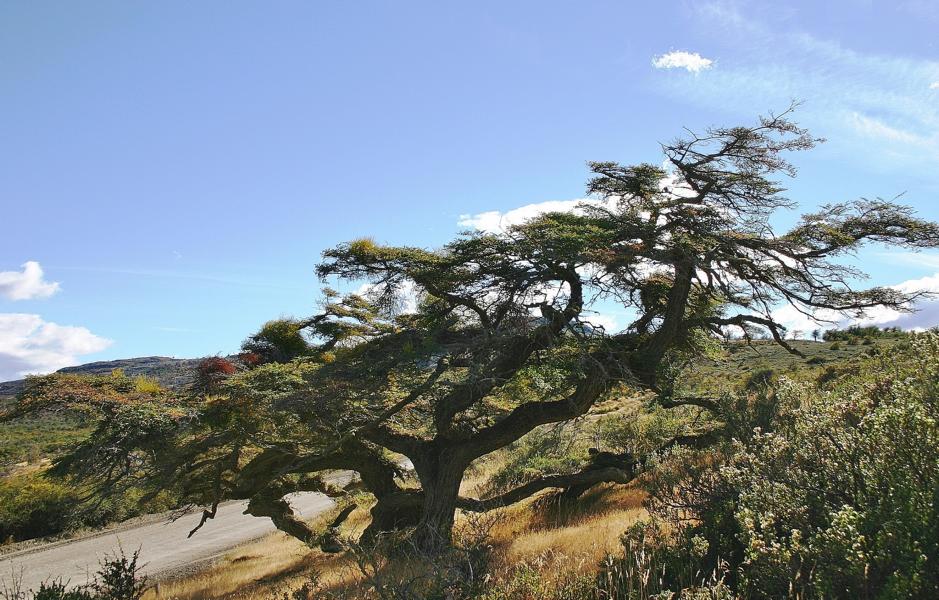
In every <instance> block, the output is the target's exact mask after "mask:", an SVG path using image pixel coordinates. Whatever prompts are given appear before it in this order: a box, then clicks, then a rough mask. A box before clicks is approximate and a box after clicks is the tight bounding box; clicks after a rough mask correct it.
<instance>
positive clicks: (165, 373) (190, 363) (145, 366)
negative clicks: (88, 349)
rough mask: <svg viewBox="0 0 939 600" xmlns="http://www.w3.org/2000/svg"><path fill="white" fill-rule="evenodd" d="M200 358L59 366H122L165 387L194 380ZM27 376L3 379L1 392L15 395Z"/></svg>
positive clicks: (88, 369) (91, 371)
mask: <svg viewBox="0 0 939 600" xmlns="http://www.w3.org/2000/svg"><path fill="white" fill-rule="evenodd" d="M200 360H201V359H199V358H170V357H168V356H141V357H139V358H123V359H119V360H105V361H99V362H92V363H87V364H84V365H78V366H75V367H65V368H64V369H59V370H58V372H59V373H80V374H84V375H106V374H108V373H110V372H112V371H113V370H114V369H122V370H123V371H124V374H125V375H127V376H129V377H138V376H146V377H152V378H154V379H156V380H157V381H158V382H160V385H162V386H163V387H168V388H173V389H178V388H182V387H185V386H186V385H188V384H189V383H191V382H192V378H193V374H194V372H195V368H196V365H197V364H199V361H200ZM24 382H25V380H24V379H17V380H15V381H4V382H0V396H14V395H16V394H18V393H19V392H20V390H22V389H23V384H24Z"/></svg>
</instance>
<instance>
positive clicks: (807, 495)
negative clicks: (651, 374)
mask: <svg viewBox="0 0 939 600" xmlns="http://www.w3.org/2000/svg"><path fill="white" fill-rule="evenodd" d="M828 383H829V384H830V388H831V389H828V390H819V389H818V388H817V387H815V386H814V385H810V384H806V383H793V382H791V381H782V382H780V385H779V387H778V389H777V390H776V391H775V394H774V395H775V397H776V398H777V405H778V412H777V416H776V417H775V418H774V419H773V428H772V430H771V431H770V430H763V429H759V428H758V429H755V430H753V432H752V434H750V435H746V433H745V431H746V430H745V428H734V430H733V432H734V436H735V438H736V439H735V440H733V441H732V442H730V443H728V444H725V445H723V446H721V447H720V448H718V449H717V450H712V451H710V452H707V453H704V452H698V451H691V450H687V449H676V450H675V451H673V452H672V453H670V454H669V455H667V456H665V457H662V459H661V460H660V461H659V462H658V463H657V464H656V465H655V473H654V476H653V477H651V478H650V491H651V492H652V498H651V500H650V503H649V506H650V510H651V511H652V513H653V514H654V515H655V517H656V518H657V519H660V520H662V521H664V522H667V523H669V526H670V530H671V531H672V532H673V536H674V540H673V541H672V542H670V543H671V544H672V547H671V548H670V549H667V552H666V557H665V558H663V561H666V562H667V561H668V560H671V561H672V562H673V563H674V562H677V563H679V564H682V565H684V567H683V568H686V569H688V568H691V569H696V570H697V571H700V572H708V571H709V570H711V569H715V568H717V567H718V566H719V564H720V560H727V561H728V562H729V565H730V570H731V577H730V578H729V581H730V582H731V583H732V584H733V585H734V586H735V588H736V589H737V591H738V592H739V593H740V594H741V596H743V597H747V598H782V597H800V598H807V599H808V598H855V597H857V598H884V599H893V598H933V597H939V569H937V568H936V565H939V335H937V334H935V333H930V334H923V335H920V336H916V337H915V338H913V339H912V341H911V344H910V346H909V348H908V349H907V348H903V349H899V348H894V349H891V350H888V351H887V352H886V353H885V354H883V355H878V356H876V357H873V358H869V359H867V360H866V361H865V362H863V363H861V364H860V365H859V366H858V367H857V369H856V370H855V371H854V372H845V373H844V375H843V376H842V377H838V378H836V379H832V380H830V381H829V382H828ZM695 538H700V539H701V540H703V542H706V543H707V551H706V552H704V553H703V554H702V555H701V556H700V557H695V556H692V555H691V554H690V553H689V552H687V551H686V550H682V549H683V548H687V547H688V545H689V544H690V543H691V541H692V540H694V539H695ZM672 568H675V567H672ZM663 577H665V579H666V580H668V577H667V576H663Z"/></svg>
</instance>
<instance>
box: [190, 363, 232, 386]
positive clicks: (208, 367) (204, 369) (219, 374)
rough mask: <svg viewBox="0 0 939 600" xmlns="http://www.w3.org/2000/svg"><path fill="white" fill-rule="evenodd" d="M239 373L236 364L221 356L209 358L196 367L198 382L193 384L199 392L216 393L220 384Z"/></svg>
mask: <svg viewBox="0 0 939 600" xmlns="http://www.w3.org/2000/svg"><path fill="white" fill-rule="evenodd" d="M236 372H238V367H236V366H235V363H233V362H232V361H230V360H228V359H227V358H222V357H221V356H209V357H208V358H204V359H202V361H201V362H199V366H197V367H196V380H195V382H193V385H194V386H195V388H196V390H197V391H200V392H205V393H208V392H214V391H215V390H216V389H217V388H218V385H219V383H221V382H222V381H223V380H224V379H225V378H226V377H228V376H229V375H233V374H234V373H236Z"/></svg>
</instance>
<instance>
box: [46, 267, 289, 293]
mask: <svg viewBox="0 0 939 600" xmlns="http://www.w3.org/2000/svg"><path fill="white" fill-rule="evenodd" d="M56 268H57V269H59V270H62V271H79V272H86V273H110V274H113V275H127V276H130V277H145V278H155V279H182V280H187V281H201V282H205V283H213V284H221V285H232V286H241V287H256V288H271V289H279V290H304V289H306V288H304V287H300V286H294V285H282V284H278V283H272V282H267V281H256V280H249V279H239V278H230V277H224V276H216V275H207V274H204V273H190V272H183V271H161V270H152V269H133V268H119V267H117V268H109V267H102V268H96V267H68V266H57V267H56Z"/></svg>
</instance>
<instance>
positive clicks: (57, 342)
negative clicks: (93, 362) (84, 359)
mask: <svg viewBox="0 0 939 600" xmlns="http://www.w3.org/2000/svg"><path fill="white" fill-rule="evenodd" d="M111 343H112V341H111V340H108V339H105V338H102V337H100V336H97V335H95V334H93V333H91V332H90V331H89V330H88V329H86V328H84V327H74V326H70V325H58V324H56V323H50V322H48V321H44V320H43V319H42V317H40V316H39V315H32V314H25V313H0V381H6V380H8V379H17V378H20V377H23V376H25V375H27V374H32V373H50V372H52V371H55V370H57V369H61V368H62V367H67V366H70V365H74V364H76V363H77V362H78V357H79V356H82V355H85V354H91V353H93V352H100V351H101V350H104V349H105V348H107V347H108V346H110V345H111Z"/></svg>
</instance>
